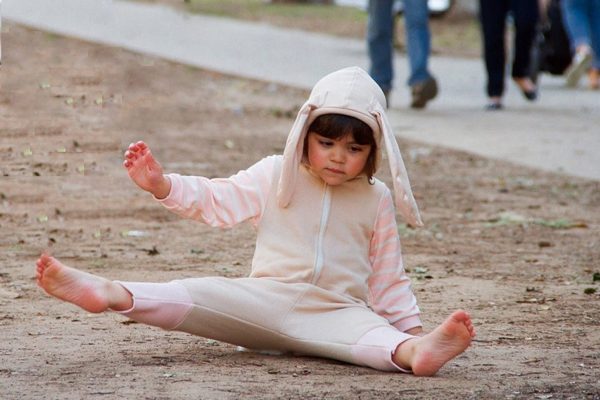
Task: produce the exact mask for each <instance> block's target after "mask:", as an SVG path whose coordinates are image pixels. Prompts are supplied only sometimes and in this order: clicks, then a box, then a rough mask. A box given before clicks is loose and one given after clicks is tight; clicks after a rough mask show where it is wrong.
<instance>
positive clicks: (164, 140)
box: [0, 24, 600, 400]
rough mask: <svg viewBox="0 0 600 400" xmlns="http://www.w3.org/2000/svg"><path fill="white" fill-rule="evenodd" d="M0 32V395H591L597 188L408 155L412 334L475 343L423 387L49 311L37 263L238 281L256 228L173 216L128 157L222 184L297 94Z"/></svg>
mask: <svg viewBox="0 0 600 400" xmlns="http://www.w3.org/2000/svg"><path fill="white" fill-rule="evenodd" d="M2 29H3V30H4V32H3V45H4V47H3V65H2V67H1V69H0V160H1V162H0V174H1V179H0V337H1V338H2V340H1V341H0V363H1V364H0V393H1V395H0V397H2V398H3V399H21V400H25V399H40V398H48V399H59V398H60V399H82V398H85V399H95V398H102V399H121V398H136V399H199V398H217V399H238V398H250V399H270V398H286V399H351V398H352V399H354V398H356V399H399V398H403V399H411V398H419V399H447V398H458V397H460V398H465V399H571V398H572V399H600V384H599V383H598V377H599V376H600V331H599V329H598V327H599V325H600V313H599V311H598V310H600V293H599V292H598V291H596V292H595V293H590V292H593V291H594V289H596V290H598V289H600V288H599V287H598V282H594V278H593V277H594V274H598V273H600V266H599V261H598V260H600V184H599V183H598V182H592V181H586V180H582V179H575V178H571V177H565V176H561V175H554V174H549V173H544V172H540V171H536V170H532V169H527V168H524V167H520V166H515V165H511V164H508V163H502V162H499V161H492V160H487V159H483V158H479V157H476V156H473V155H471V154H467V153H460V152H455V151H448V150H446V149H442V148H436V147H430V146H424V145H422V144H419V143H415V142H407V141H401V143H400V144H401V147H402V149H403V152H404V155H405V160H406V162H407V168H408V170H409V173H410V175H411V180H412V182H413V186H414V188H415V193H416V197H417V201H418V202H419V204H420V207H421V210H422V213H423V217H424V219H425V222H426V227H425V228H424V229H420V230H417V231H413V230H409V229H406V228H405V227H404V226H400V227H399V229H400V232H401V234H402V237H403V250H404V253H405V261H406V266H407V268H408V270H409V271H410V275H411V276H412V277H413V279H414V289H415V292H416V294H417V296H418V299H419V302H420V306H421V308H422V311H423V319H424V321H425V323H426V327H427V328H431V327H432V326H434V325H435V324H437V323H439V322H440V321H442V320H443V319H444V318H445V317H446V315H447V314H448V313H449V311H451V310H454V309H457V308H465V309H467V310H469V311H470V312H471V313H472V316H473V318H474V322H475V324H476V326H477V329H478V337H477V339H476V340H475V342H474V343H473V346H472V347H471V348H470V349H469V350H468V351H467V352H466V353H465V354H464V355H463V356H461V357H459V358H458V359H456V360H455V361H453V362H451V363H449V364H448V365H446V366H445V367H444V368H443V369H442V370H441V371H440V372H439V373H438V375H437V376H436V377H433V378H415V377H413V376H410V375H400V374H389V373H381V372H377V371H374V370H371V369H368V368H360V367H356V366H352V365H346V364H343V363H339V362H335V361H329V360H322V359H316V358H306V357H291V356H267V355H260V354H254V353H245V352H238V351H236V348H235V347H234V346H231V345H228V344H224V343H218V342H215V341H212V340H207V339H203V338H198V337H193V336H190V335H187V334H182V333H177V332H165V331H161V330H159V329H156V328H151V327H146V326H142V325H140V324H135V323H131V322H130V321H128V320H126V319H125V318H123V317H121V316H119V315H115V314H111V313H107V314H102V315H91V314H87V313H85V312H82V311H80V310H78V309H76V308H75V307H73V306H71V305H69V304H63V303H61V302H59V301H56V300H54V299H52V298H50V297H48V296H47V295H45V294H44V293H43V292H42V291H41V290H40V289H39V288H37V287H36V285H35V281H34V279H33V274H34V262H35V259H36V258H37V256H38V255H39V253H40V252H41V251H43V250H44V249H50V251H51V252H52V253H53V254H54V255H56V256H57V257H59V258H60V259H62V260H63V261H64V262H66V263H67V264H69V265H72V266H75V267H78V268H81V269H84V270H87V271H91V272H93V273H97V274H101V275H103V276H106V277H108V278H111V279H121V280H141V281H167V280H171V279H175V278H182V277H193V276H206V275H215V274H218V275H224V276H230V277H237V276H244V275H246V274H247V273H248V268H249V267H248V266H249V263H250V259H251V256H252V252H253V246H254V233H253V230H252V228H251V227H250V226H246V225H244V226H240V227H238V228H236V229H232V230H216V229H210V228H208V227H205V226H203V225H200V224H198V223H194V222H191V221H184V220H181V219H179V218H178V217H176V216H174V215H172V214H170V213H169V212H168V211H166V210H164V209H163V208H162V207H161V206H160V205H158V204H156V203H155V202H154V201H153V200H152V199H151V197H150V196H149V195H147V194H145V193H142V192H141V191H139V190H138V189H136V188H135V187H134V186H133V184H132V183H131V182H130V181H129V180H128V177H127V175H126V172H125V170H124V168H123V167H122V166H121V155H122V152H123V150H124V148H125V146H126V145H127V144H129V143H130V142H131V141H134V140H138V139H144V140H146V141H147V142H148V143H149V144H150V145H151V146H153V149H154V152H155V154H156V155H157V157H158V158H159V159H160V160H161V161H162V162H163V165H164V166H165V167H166V169H167V170H169V171H177V172H180V173H184V174H198V175H206V176H211V177H213V176H228V175H230V174H233V173H235V172H237V171H238V170H239V169H241V168H244V167H246V166H249V165H250V164H251V163H253V162H255V161H256V160H259V159H260V158H262V157H263V156H265V155H268V154H272V153H277V152H280V151H281V150H282V148H283V145H284V142H285V137H286V135H287V132H288V130H289V128H290V126H291V123H292V120H293V116H294V114H295V110H296V109H297V107H298V106H299V105H300V104H301V103H302V102H303V100H304V98H305V96H306V93H305V92H302V91H299V90H295V89H289V88H285V87H281V86H277V85H273V84H269V83H262V82H251V81H247V80H241V79H237V78H232V77H227V76H222V75H219V74H215V73H210V72H206V71H201V70H197V69H192V68H189V67H186V66H181V65H177V64H173V63H169V62H165V61H162V60H159V59H155V58H151V57H147V56H143V55H138V54H133V53H129V52H126V51H123V50H119V49H113V48H107V47H102V46H97V45H91V44H88V43H84V42H81V41H76V40H72V39H66V38H62V37H57V36H55V35H50V34H47V33H42V32H37V31H32V30H28V29H24V28H22V27H19V26H15V25H10V24H4V25H3V27H2ZM381 177H382V179H384V180H387V176H386V175H385V174H383V175H382V176H381ZM586 292H587V293H588V294H586Z"/></svg>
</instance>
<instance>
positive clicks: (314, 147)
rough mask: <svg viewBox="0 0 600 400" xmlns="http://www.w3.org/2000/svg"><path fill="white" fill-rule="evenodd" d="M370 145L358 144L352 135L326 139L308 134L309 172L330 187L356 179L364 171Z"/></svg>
mask: <svg viewBox="0 0 600 400" xmlns="http://www.w3.org/2000/svg"><path fill="white" fill-rule="evenodd" d="M370 152H371V145H368V144H366V145H364V144H358V143H356V142H355V141H354V137H352V135H346V136H343V137H341V138H339V139H328V138H326V137H324V136H321V135H319V134H317V133H315V132H309V133H308V163H309V164H310V168H311V170H312V171H313V172H314V173H315V174H317V175H318V176H319V177H320V178H321V179H322V180H323V181H324V182H325V183H327V184H328V185H331V186H336V185H341V184H342V183H344V182H347V181H349V180H351V179H354V178H356V177H357V176H358V175H359V174H360V173H362V172H363V170H364V169H365V165H366V163H367V159H368V157H369V153H370Z"/></svg>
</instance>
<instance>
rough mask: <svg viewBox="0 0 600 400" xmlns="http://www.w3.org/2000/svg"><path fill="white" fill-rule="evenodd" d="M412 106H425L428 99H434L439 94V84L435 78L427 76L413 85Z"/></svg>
mask: <svg viewBox="0 0 600 400" xmlns="http://www.w3.org/2000/svg"><path fill="white" fill-rule="evenodd" d="M411 92H412V102H411V103H410V106H411V107H412V108H424V107H425V105H426V104H427V102H428V101H430V100H432V99H434V98H435V96H437V94H438V85H437V82H436V80H435V79H434V78H427V79H426V80H424V81H423V82H419V83H416V84H414V85H412V86H411Z"/></svg>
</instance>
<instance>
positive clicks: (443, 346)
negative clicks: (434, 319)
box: [352, 310, 475, 376]
mask: <svg viewBox="0 0 600 400" xmlns="http://www.w3.org/2000/svg"><path fill="white" fill-rule="evenodd" d="M474 336H475V330H474V328H473V323H472V322H471V318H470V317H469V315H468V314H467V313H466V312H464V311H462V310H459V311H455V312H454V313H453V314H452V315H450V317H448V318H447V319H446V321H444V322H443V323H442V324H441V325H440V326H438V327H437V328H436V329H434V330H433V331H432V332H430V333H428V334H426V335H423V336H412V335H408V334H406V333H403V332H400V331H398V330H396V329H395V328H394V327H392V326H386V327H378V328H375V329H373V330H371V331H369V332H367V333H366V334H364V335H363V336H362V337H361V338H360V339H359V341H358V343H356V344H355V345H353V346H352V354H353V356H354V359H355V362H356V363H357V364H362V365H367V366H369V367H372V368H375V369H378V370H383V371H397V370H400V371H403V372H412V373H413V374H414V375H417V376H432V375H435V373H436V372H437V371H438V370H439V369H440V368H442V366H443V365H444V364H446V363H447V362H448V361H450V360H452V359H453V358H455V357H456V356H458V355H459V354H461V353H462V352H464V351H465V350H466V349H467V347H469V345H470V344H471V340H472V338H473V337H474Z"/></svg>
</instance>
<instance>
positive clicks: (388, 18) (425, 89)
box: [367, 0, 438, 109]
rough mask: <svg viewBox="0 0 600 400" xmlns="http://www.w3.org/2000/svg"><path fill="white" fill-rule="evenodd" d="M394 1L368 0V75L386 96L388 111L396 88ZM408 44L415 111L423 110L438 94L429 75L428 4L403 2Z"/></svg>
mask: <svg viewBox="0 0 600 400" xmlns="http://www.w3.org/2000/svg"><path fill="white" fill-rule="evenodd" d="M393 6H394V0H369V9H368V11H369V20H368V26H367V45H368V49H369V58H370V61H371V67H370V70H369V74H370V75H371V77H372V78H373V80H375V82H377V84H378V85H379V87H381V90H383V92H384V94H385V98H386V101H387V102H388V105H387V106H388V107H389V95H390V92H391V90H392V86H393V79H394V69H393V55H394V43H393V42H394V10H393ZM403 6H404V8H403V10H404V11H403V12H404V18H405V30H406V43H407V51H408V61H409V66H410V76H409V78H408V82H407V84H408V86H409V87H410V88H411V97H412V99H411V104H410V106H411V107H412V108H417V109H422V108H424V107H425V106H426V105H427V103H428V102H429V101H431V100H433V99H434V98H435V97H436V96H437V94H438V85H437V81H436V80H435V78H434V77H433V75H432V74H431V73H430V72H429V69H428V65H427V64H428V61H429V54H430V51H431V34H430V31H429V9H428V7H427V1H426V0H403Z"/></svg>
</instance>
